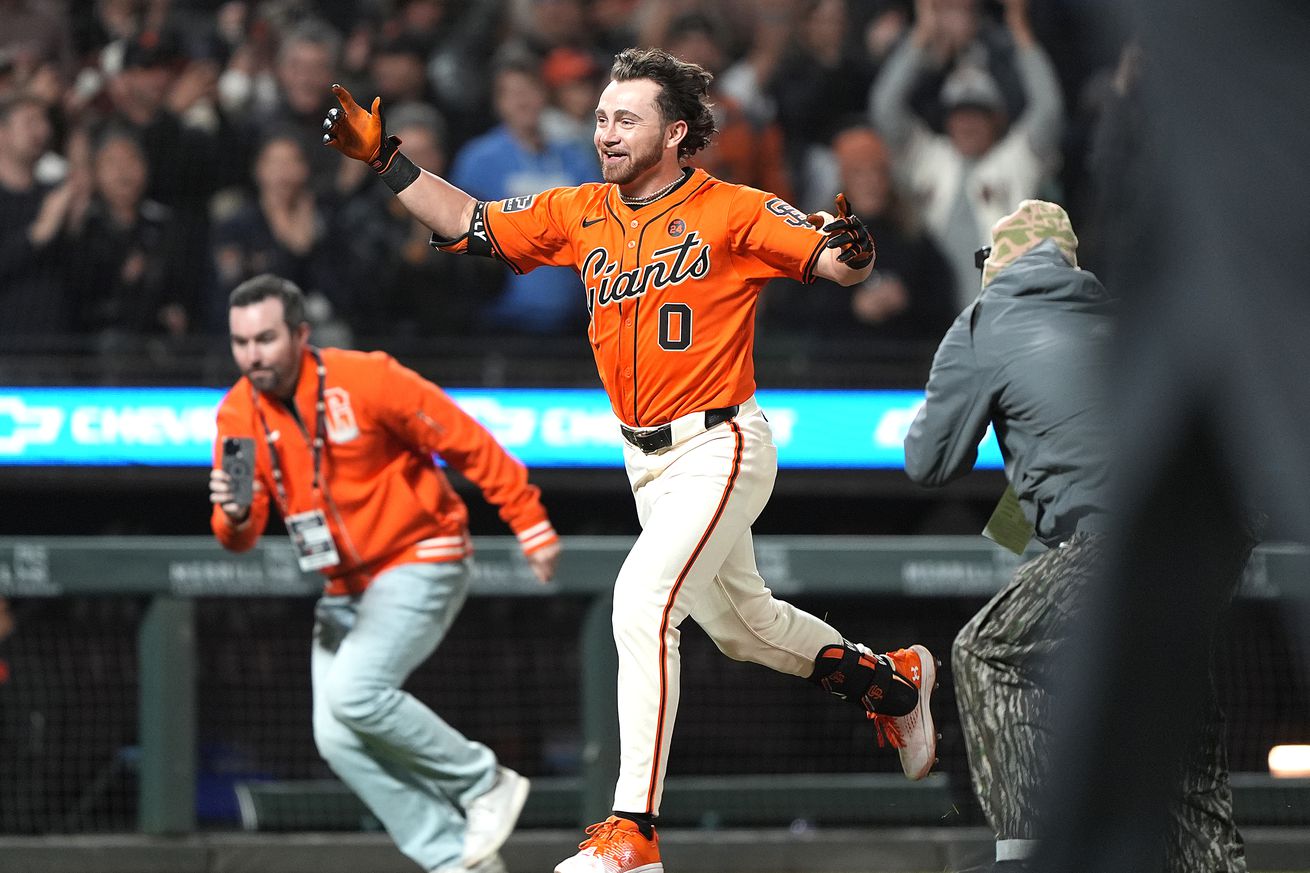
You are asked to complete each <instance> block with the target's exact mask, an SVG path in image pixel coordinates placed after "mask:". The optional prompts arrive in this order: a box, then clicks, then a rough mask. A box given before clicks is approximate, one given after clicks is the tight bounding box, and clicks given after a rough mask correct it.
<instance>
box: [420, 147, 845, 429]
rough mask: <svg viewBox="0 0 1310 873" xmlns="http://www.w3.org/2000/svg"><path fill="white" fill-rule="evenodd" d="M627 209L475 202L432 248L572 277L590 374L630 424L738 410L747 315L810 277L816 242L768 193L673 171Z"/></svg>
mask: <svg viewBox="0 0 1310 873" xmlns="http://www.w3.org/2000/svg"><path fill="white" fill-rule="evenodd" d="M684 172H685V173H686V178H685V179H684V180H683V182H682V183H681V184H680V185H679V186H678V188H676V189H675V190H674V191H672V192H671V193H669V194H668V195H666V196H664V197H661V198H660V199H659V200H656V201H655V202H654V203H650V204H648V205H646V206H642V207H640V208H634V207H632V206H629V205H627V204H625V203H624V202H623V201H622V199H620V197H619V190H618V187H617V186H615V185H612V184H606V183H591V184H586V185H580V186H578V187H574V188H553V189H551V190H548V191H544V192H542V193H541V194H536V195H533V196H528V197H512V198H510V199H508V200H501V201H494V202H488V203H479V204H478V207H477V212H476V213H475V215H474V219H473V226H472V227H471V228H470V232H469V233H468V234H467V235H465V236H463V237H460V238H459V239H458V240H454V241H450V240H442V239H441V238H439V237H434V238H433V245H435V246H437V248H439V249H441V250H443V251H453V252H467V253H470V254H482V255H489V256H492V257H495V258H498V259H500V260H502V261H504V262H505V263H506V264H508V265H509V266H510V268H512V269H513V270H515V271H516V272H520V273H522V272H525V271H527V270H531V269H532V268H534V267H537V266H542V265H553V266H570V267H573V268H574V269H576V270H577V271H578V272H579V274H580V275H581V277H582V281H583V284H584V285H585V286H586V292H587V309H588V311H589V312H590V313H591V325H590V328H589V329H588V333H589V337H590V339H591V346H592V351H593V353H594V354H595V356H596V369H597V370H598V371H599V372H600V381H601V383H602V384H603V385H604V386H605V390H606V391H607V392H608V393H609V398H610V404H611V405H612V406H613V408H614V414H615V415H617V416H618V417H619V419H620V420H621V421H623V422H624V423H625V424H627V425H628V426H630V427H652V426H655V425H660V424H664V423H666V422H669V421H672V420H673V419H675V418H677V417H679V416H681V415H685V414H687V413H690V412H698V411H701V410H705V409H716V408H719V407H724V406H731V405H733V404H737V403H741V402H743V401H745V400H746V399H747V398H749V397H750V396H751V394H752V393H754V391H755V363H754V359H753V358H754V347H755V307H756V302H757V298H758V296H759V292H760V289H761V288H762V287H763V286H764V284H765V283H766V282H767V281H768V280H769V279H772V278H775V277H780V276H786V277H791V278H794V279H799V280H801V281H803V282H812V281H813V280H814V268H815V264H816V263H817V262H818V260H819V255H820V254H822V252H823V248H824V242H825V237H824V235H823V234H822V233H820V232H819V231H817V230H815V229H814V228H813V227H812V226H811V225H810V224H808V223H807V222H806V221H805V214H804V213H803V212H801V211H800V210H798V209H796V208H795V207H793V206H791V205H790V204H788V203H787V202H786V201H784V200H782V199H781V198H779V197H775V196H773V195H772V194H768V193H765V192H763V191H759V190H756V189H754V188H748V187H745V186H743V185H734V184H730V183H727V182H722V181H719V180H718V179H715V178H714V177H713V176H710V175H709V174H707V173H706V172H705V171H704V170H700V169H694V170H686V171H684Z"/></svg>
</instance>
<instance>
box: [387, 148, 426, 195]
mask: <svg viewBox="0 0 1310 873" xmlns="http://www.w3.org/2000/svg"><path fill="white" fill-rule="evenodd" d="M422 173H423V171H422V170H421V169H419V166H418V164H415V163H414V162H413V161H411V160H410V159H409V158H407V157H405V155H404V154H403V153H402V152H396V153H395V154H394V155H393V156H392V158H391V160H390V161H388V162H387V165H386V167H384V168H383V169H381V170H379V171H378V178H379V179H381V180H382V181H383V182H385V183H386V186H387V187H388V188H390V189H391V191H392V193H393V194H399V193H400V192H401V191H404V190H405V189H406V188H408V187H409V186H410V185H413V184H414V180H415V179H417V178H418V177H419V176H420V175H421V174H422Z"/></svg>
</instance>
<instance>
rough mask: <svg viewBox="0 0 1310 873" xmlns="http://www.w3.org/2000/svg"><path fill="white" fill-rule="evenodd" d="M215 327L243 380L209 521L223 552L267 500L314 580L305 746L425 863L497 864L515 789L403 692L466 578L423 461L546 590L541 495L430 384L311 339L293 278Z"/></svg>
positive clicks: (249, 533)
mask: <svg viewBox="0 0 1310 873" xmlns="http://www.w3.org/2000/svg"><path fill="white" fill-rule="evenodd" d="M228 322H229V329H230V332H231V341H232V355H233V357H234V358H235V360H236V363H237V366H238V367H239V368H240V369H241V372H242V378H241V379H240V380H239V381H238V382H237V383H236V385H235V386H233V388H232V390H231V391H229V392H228V394H227V396H226V397H225V398H224V400H223V403H222V404H221V405H220V406H219V410H218V436H217V439H216V441H215V446H214V452H215V465H214V469H213V470H212V471H211V473H210V480H209V490H210V501H211V502H212V503H213V504H214V509H213V514H212V517H211V526H212V527H213V530H214V535H215V536H216V537H217V538H218V540H219V542H221V543H222V544H223V546H224V547H225V548H228V549H232V550H233V551H243V550H245V549H249V548H251V547H252V546H253V545H254V544H255V542H256V540H258V539H259V536H260V534H262V533H263V531H264V527H265V525H266V523H267V521H268V516H269V508H270V503H274V504H276V508H277V510H278V512H279V513H280V514H281V515H282V518H283V520H284V521H285V522H286V526H287V530H288V531H289V532H290V534H291V537H292V542H293V544H294V545H295V546H296V550H297V554H298V556H299V559H300V565H301V568H302V569H305V570H310V569H316V570H320V571H321V572H322V573H323V574H324V576H326V577H327V581H326V584H325V587H324V593H323V596H322V598H320V600H319V602H318V606H317V608H316V619H317V620H316V623H315V628H314V642H313V650H312V682H313V697H314V740H315V742H316V744H317V745H318V749H319V753H320V754H321V755H322V756H323V758H324V759H325V760H326V761H327V762H328V764H329V765H331V767H332V769H333V770H334V771H335V772H336V773H337V775H339V776H340V777H341V778H342V780H343V781H345V782H346V784H348V785H349V786H350V787H351V788H352V789H353V790H354V791H355V793H356V794H358V795H359V796H360V798H361V799H362V800H363V801H364V802H365V803H366V804H368V806H369V808H370V809H371V810H372V811H373V813H374V814H375V815H377V817H378V819H379V820H380V821H381V822H382V823H383V825H384V826H385V827H386V829H387V832H388V833H390V834H391V836H392V838H393V839H394V840H395V841H396V844H397V845H398V846H399V847H400V849H401V851H403V852H404V853H405V854H406V855H408V856H409V857H410V858H412V859H413V860H414V861H416V862H417V863H418V864H420V865H421V866H422V867H423V869H424V870H428V871H440V873H474V871H476V873H483V871H491V870H496V869H500V868H499V860H498V859H497V857H496V853H497V851H498V850H499V848H500V846H501V844H503V843H504V841H505V839H506V838H507V837H508V836H509V833H510V831H511V830H512V829H513V827H514V822H515V821H516V820H517V818H518V814H519V812H520V810H521V809H522V808H523V803H524V800H525V799H526V797H527V793H528V780H527V779H525V778H523V777H522V776H520V775H518V774H517V773H515V772H514V771H513V770H510V769H509V768H507V767H501V766H498V765H497V762H496V757H495V755H494V754H493V753H492V752H491V750H490V749H488V748H487V747H486V746H484V745H482V744H481V743H477V742H473V741H471V740H469V739H467V738H465V737H464V736H462V735H461V734H460V733H459V732H458V731H456V730H455V729H454V728H453V727H451V726H450V725H448V724H446V723H445V722H444V721H443V720H442V719H441V718H439V717H438V716H437V715H436V714H435V713H434V712H432V710H431V709H429V708H428V707H427V706H425V705H424V704H423V703H421V702H420V701H418V700H417V699H415V698H414V697H413V696H411V695H410V694H408V693H407V692H405V691H403V690H402V689H401V685H402V684H403V683H404V681H405V679H406V678H407V677H408V676H409V674H410V673H411V672H412V671H413V670H414V669H415V668H416V667H418V665H419V664H421V663H422V662H423V661H425V660H426V659H427V658H428V656H429V655H431V654H432V652H433V650H435V649H436V647H437V644H438V643H439V642H440V641H441V638H442V637H443V636H444V635H445V633H446V631H447V630H448V629H449V628H450V625H451V623H452V622H453V621H454V619H455V616H456V614H457V613H458V612H459V609H460V607H461V606H462V605H463V603H464V598H465V596H466V594H467V592H468V585H469V573H468V570H469V559H470V557H471V554H472V548H471V547H470V543H469V535H468V527H467V526H468V509H467V507H465V505H464V502H463V501H462V500H461V499H460V498H459V496H458V495H457V494H456V493H455V491H454V490H453V489H452V488H451V486H450V483H449V482H448V481H447V479H446V477H445V475H443V474H442V472H441V470H440V469H439V468H438V467H437V465H436V463H435V462H434V460H433V455H434V454H438V455H440V456H441V457H442V458H443V459H445V461H446V462H447V463H448V464H450V465H451V466H452V467H453V468H454V469H456V470H459V471H460V472H461V473H462V474H464V475H465V476H466V477H468V479H469V480H470V481H472V482H473V483H475V484H476V485H477V486H478V487H479V488H481V489H482V493H483V494H484V495H485V496H486V498H487V499H488V500H489V501H490V502H492V503H494V504H495V505H496V506H498V507H499V508H500V516H501V518H502V519H504V520H505V522H506V523H507V524H508V525H509V526H510V528H511V529H512V530H513V531H514V532H515V534H516V535H517V536H518V539H519V544H520V546H521V547H522V549H523V552H524V554H525V556H526V557H527V562H528V565H529V567H531V569H532V572H533V573H534V574H535V575H536V577H537V578H538V579H540V580H541V581H542V582H546V581H548V580H550V578H551V577H552V576H553V574H554V571H555V564H556V561H557V560H558V557H559V540H558V538H557V537H556V535H555V530H554V528H553V527H552V526H551V524H550V520H549V519H548V518H547V516H546V510H545V509H544V508H543V507H542V505H541V500H540V491H539V490H538V489H537V488H536V487H535V486H533V485H530V484H529V483H528V476H527V471H526V470H525V469H524V467H523V465H522V464H520V463H519V462H518V461H516V460H515V459H514V458H512V457H510V456H509V455H508V454H507V453H506V452H505V450H504V449H503V448H502V447H501V446H500V445H499V444H498V443H496V441H495V439H493V438H492V436H491V434H489V433H487V431H486V430H485V429H483V428H482V426H481V425H479V424H478V423H477V422H476V421H475V420H474V419H472V418H471V417H469V416H468V415H467V414H466V413H464V412H463V411H461V410H460V408H459V407H458V406H456V405H455V403H454V402H453V401H452V400H451V399H450V398H449V397H448V396H447V395H446V394H445V393H444V392H443V391H442V390H441V389H440V388H438V387H437V386H436V385H434V384H432V383H431V382H429V381H427V380H425V379H423V378H422V377H420V376H419V375H418V374H417V373H415V372H413V371H412V370H409V369H407V368H405V367H403V366H401V365H400V364H399V363H397V362H396V361H395V360H394V359H393V358H391V357H390V356H389V355H386V354H383V353H381V352H372V353H361V352H351V351H342V350H339V349H331V348H326V349H317V348H315V347H313V346H311V345H309V325H308V324H307V323H306V321H305V317H304V298H303V296H302V294H301V292H300V289H299V288H297V287H296V286H295V284H294V283H292V282H289V281H287V280H285V279H282V278H279V277H277V276H272V275H263V276H257V277H255V278H253V279H250V280H249V281H247V282H245V283H243V284H242V285H240V286H238V287H237V288H236V290H234V291H233V292H232V296H231V298H230V300H229V303H228ZM229 437H239V438H240V437H244V438H248V439H251V440H253V479H254V484H253V488H252V490H251V492H250V497H249V499H248V502H245V497H244V494H241V495H240V497H238V491H237V490H236V489H235V488H234V485H235V483H234V481H233V478H232V477H231V476H229V474H228V473H226V472H224V471H223V470H222V469H221V459H222V452H223V451H224V443H225V440H227V439H228V438H229ZM247 445H250V444H247Z"/></svg>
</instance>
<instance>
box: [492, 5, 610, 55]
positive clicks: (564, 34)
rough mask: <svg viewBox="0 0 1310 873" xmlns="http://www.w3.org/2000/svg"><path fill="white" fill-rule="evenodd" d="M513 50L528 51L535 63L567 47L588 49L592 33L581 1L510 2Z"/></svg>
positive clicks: (584, 6)
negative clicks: (520, 48)
mask: <svg viewBox="0 0 1310 873" xmlns="http://www.w3.org/2000/svg"><path fill="white" fill-rule="evenodd" d="M509 6H510V9H511V15H512V17H513V18H512V26H513V29H514V33H515V37H514V39H513V40H512V43H513V44H515V47H516V48H517V47H518V46H523V47H526V48H527V49H529V50H530V51H531V52H532V54H533V55H535V56H536V57H537V59H538V60H541V59H543V58H545V56H546V55H547V54H549V53H550V50H551V49H553V48H556V47H557V46H562V45H567V46H573V47H575V48H587V47H588V46H589V43H590V39H591V31H590V29H589V28H588V27H587V10H586V4H585V3H584V2H583V0H510V3H509Z"/></svg>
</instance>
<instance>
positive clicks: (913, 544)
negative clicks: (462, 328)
mask: <svg viewBox="0 0 1310 873" xmlns="http://www.w3.org/2000/svg"><path fill="white" fill-rule="evenodd" d="M565 545H566V548H565V552H564V555H563V558H562V561H561V565H560V569H559V573H558V577H557V580H556V581H555V582H553V583H551V584H550V585H547V586H542V585H540V584H539V583H537V582H536V581H535V580H534V579H533V578H532V577H531V574H530V573H529V572H528V569H527V567H526V565H525V564H524V563H523V561H522V558H521V557H520V555H519V552H518V548H517V544H516V543H515V542H514V540H512V539H511V538H479V539H478V540H476V547H477V558H476V562H475V569H474V581H473V592H472V593H473V596H474V598H529V599H531V598H537V599H540V598H546V597H550V596H552V595H563V596H570V597H574V598H581V599H582V600H583V606H582V607H581V611H580V613H579V615H580V616H581V620H580V621H579V623H578V627H577V629H576V635H575V637H574V639H575V640H576V645H577V664H578V665H579V669H578V676H577V680H576V681H577V682H578V684H579V691H578V698H577V699H578V707H579V713H578V724H579V726H580V732H581V740H580V752H581V753H580V755H579V766H578V768H577V772H576V774H575V775H565V776H547V777H545V778H538V779H536V791H534V794H533V798H532V800H531V802H530V805H529V807H528V809H527V810H525V814H524V821H523V824H524V825H525V826H528V827H532V826H542V827H555V826H565V827H567V826H570V825H572V824H576V823H578V822H588V821H592V820H596V819H598V818H600V817H603V816H604V815H605V814H606V811H607V810H608V808H609V805H610V795H611V791H612V784H613V777H614V772H615V767H616V761H617V723H616V719H615V711H616V701H615V698H616V680H615V675H616V670H617V664H616V656H615V652H614V646H613V642H612V638H611V632H610V612H611V609H612V604H611V600H610V589H611V586H612V582H613V579H614V576H615V574H616V572H617V570H618V568H619V566H620V564H621V563H622V561H623V559H624V557H625V556H626V554H627V551H628V548H629V547H630V545H631V540H629V539H626V538H622V537H591V538H589V537H572V538H569V539H568V540H567V541H566V544H565ZM756 551H757V556H758V559H759V563H760V570H761V574H762V575H763V576H764V577H765V578H766V579H767V580H768V581H769V584H770V586H771V587H772V588H773V590H774V591H775V592H776V593H777V594H778V595H779V596H781V597H784V598H787V599H796V598H807V597H808V598H814V597H816V596H817V597H822V598H872V597H876V598H884V599H893V600H909V601H913V602H916V603H921V604H934V603H939V602H946V601H964V602H966V603H970V604H976V603H977V602H981V600H982V599H983V598H985V597H987V596H989V595H990V594H991V593H992V592H994V591H996V590H997V589H998V588H999V587H1000V586H1001V585H1002V584H1003V582H1004V581H1005V580H1006V579H1007V578H1008V577H1009V575H1010V574H1011V572H1012V571H1013V569H1014V567H1015V566H1016V565H1017V563H1018V560H1019V559H1018V558H1016V557H1015V556H1013V555H1010V554H1008V553H1006V552H1004V551H1002V550H1000V549H998V548H997V547H996V546H994V545H993V544H991V543H989V542H987V541H985V540H983V539H981V538H972V537H914V538H910V537H761V538H759V539H758V540H757V541H756ZM319 588H320V578H319V577H318V576H317V575H316V574H303V573H301V572H300V571H299V569H298V568H297V567H296V563H295V560H294V557H293V555H292V552H291V549H290V547H289V546H288V545H286V544H284V543H282V542H278V541H275V540H269V541H266V542H263V543H261V544H260V545H259V546H258V547H256V548H255V549H254V550H252V551H250V552H247V553H245V554H240V555H238V554H232V553H228V552H225V551H224V550H222V549H221V548H220V547H218V546H217V545H216V544H215V543H214V542H213V541H212V540H210V539H209V538H205V537H195V538H142V537H92V538H71V537H70V538H63V537H45V538H42V537H23V538H14V537H9V538H0V596H5V597H9V598H13V599H15V600H22V599H29V598H78V597H88V596H92V597H94V596H119V597H123V596H127V597H137V598H142V599H144V600H145V601H146V605H145V607H144V613H143V616H142V619H141V621H140V624H139V627H138V630H137V647H136V657H137V664H138V667H137V681H138V682H139V688H138V693H137V716H136V717H137V727H138V743H139V747H138V749H137V750H136V751H135V753H134V759H133V761H132V766H133V767H134V768H135V771H136V785H137V791H138V802H137V829H138V830H139V831H140V832H142V833H145V834H185V833H190V832H193V831H195V830H196V829H197V816H196V790H197V785H196V778H197V777H196V773H197V748H196V743H197V739H196V738H197V729H198V725H197V712H198V710H199V707H198V701H197V682H196V664H197V638H198V629H197V614H196V603H197V602H198V601H200V600H203V599H207V598H229V597H242V598H265V597H281V598H312V597H313V596H314V595H315V594H316V593H317V592H318V590H319ZM1307 591H1310V550H1307V549H1305V548H1302V547H1299V546H1291V545H1277V544H1275V545H1266V546H1262V547H1261V548H1260V549H1259V550H1257V552H1256V554H1255V556H1254V557H1253V559H1252V561H1251V563H1250V565H1249V566H1248V569H1247V573H1246V577H1245V579H1244V582H1243V585H1242V588H1241V591H1240V595H1239V596H1240V598H1241V599H1242V600H1243V601H1246V602H1255V603H1261V604H1269V605H1272V606H1274V607H1275V608H1277V605H1278V604H1279V603H1281V602H1282V601H1284V600H1294V601H1300V600H1303V599H1305V597H1306V592H1307ZM926 608H928V607H925V609H926ZM966 613H967V610H964V611H962V612H960V613H959V614H961V615H963V614H966ZM493 633H494V631H493ZM305 636H306V638H305V641H304V643H305V647H306V648H307V646H308V638H307V636H308V635H307V632H306V635H305ZM509 642H511V643H512V641H509ZM939 649H940V646H939ZM941 654H942V655H943V656H945V655H946V652H945V651H942V652H941ZM1299 669H1300V667H1296V666H1295V665H1294V666H1293V668H1291V669H1289V671H1288V675H1295V674H1296V673H1297V671H1298V670H1299ZM510 678H511V677H503V676H502V677H495V678H493V680H491V682H490V685H491V686H492V687H490V688H489V689H488V691H487V692H486V693H488V694H493V695H494V694H496V693H497V692H496V690H495V688H494V685H495V683H496V682H500V681H508V680H509V679H510ZM1291 684H1295V682H1292V683H1291ZM1298 693H1300V692H1299V691H1298V690H1297V689H1295V688H1291V689H1283V690H1278V691H1277V692H1276V694H1277V695H1278V696H1279V699H1280V706H1283V707H1284V708H1287V707H1289V706H1290V707H1291V708H1292V709H1293V710H1294V711H1296V712H1299V713H1300V714H1301V715H1304V710H1303V709H1300V707H1301V705H1302V704H1301V703H1288V700H1287V699H1284V698H1288V697H1294V696H1296V695H1297V694H1298ZM818 705H820V706H823V705H826V704H818ZM732 730H734V731H736V732H737V733H738V734H740V736H741V742H742V743H747V744H749V743H751V742H755V741H756V740H757V739H758V738H755V737H752V735H751V734H752V731H751V726H750V725H738V726H734V727H733V728H732ZM1304 739H1305V740H1306V741H1310V736H1306V737H1305V738H1304ZM870 742H871V740H870ZM957 769H958V768H957ZM960 782H961V779H960V776H959V773H958V772H957V773H956V774H955V776H954V778H952V777H951V776H950V775H948V774H946V773H937V774H933V775H932V776H931V777H930V778H929V779H927V780H925V781H924V782H922V783H917V784H910V783H907V782H905V781H904V780H903V779H901V778H900V777H899V776H897V775H894V774H890V773H826V774H824V773H819V774H814V773H774V774H770V773H762V774H749V773H747V774H741V773H737V774H709V775H705V776H698V775H688V774H685V773H684V774H679V775H671V776H670V778H669V782H668V789H667V795H666V803H665V816H664V817H665V819H666V821H668V822H670V823H673V824H690V825H700V826H711V827H713V826H778V825H782V826H786V825H788V824H795V823H796V822H798V821H800V822H802V823H803V822H804V821H806V820H807V819H814V820H819V821H822V822H824V823H825V824H832V825H839V826H840V825H852V824H863V823H868V822H870V821H873V822H876V823H879V824H898V825H914V824H935V823H942V822H943V821H945V820H947V819H949V818H950V815H951V811H952V809H953V808H954V807H955V805H956V802H957V801H958V800H959V797H960V796H961V792H964V793H966V794H967V791H968V787H967V784H964V785H961V784H960ZM1234 786H1235V789H1236V790H1237V792H1238V794H1239V807H1240V809H1241V812H1242V814H1243V818H1244V820H1245V821H1246V822H1247V823H1249V824H1296V825H1302V826H1304V825H1305V824H1307V823H1308V822H1307V815H1306V814H1305V811H1306V810H1308V809H1310V780H1272V779H1270V778H1268V777H1267V776H1265V775H1264V774H1261V773H1251V772H1244V773H1236V774H1235V776H1234ZM236 792H237V795H238V797H239V800H240V807H241V822H242V824H243V825H244V826H245V827H247V828H252V829H264V830H321V829H331V828H338V829H369V828H370V823H369V822H368V821H367V811H366V810H363V808H362V807H361V806H360V805H359V804H358V802H357V801H355V800H354V798H353V797H352V796H351V795H350V793H349V792H348V791H347V790H345V788H344V787H343V786H341V785H340V784H339V783H336V782H334V781H330V780H315V779H278V778H269V779H254V780H246V781H240V782H238V783H237V784H236ZM852 816H854V818H852ZM948 823H949V822H948Z"/></svg>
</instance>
